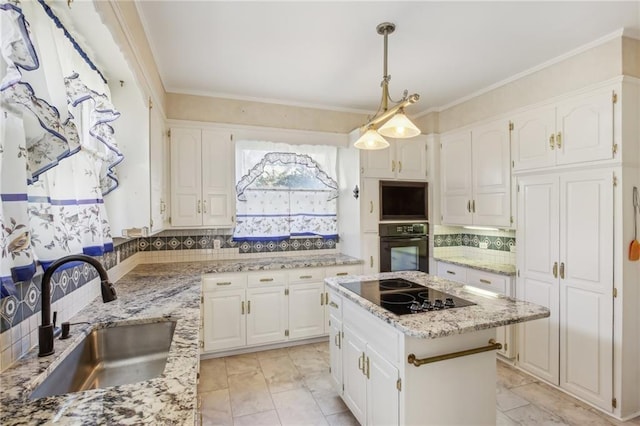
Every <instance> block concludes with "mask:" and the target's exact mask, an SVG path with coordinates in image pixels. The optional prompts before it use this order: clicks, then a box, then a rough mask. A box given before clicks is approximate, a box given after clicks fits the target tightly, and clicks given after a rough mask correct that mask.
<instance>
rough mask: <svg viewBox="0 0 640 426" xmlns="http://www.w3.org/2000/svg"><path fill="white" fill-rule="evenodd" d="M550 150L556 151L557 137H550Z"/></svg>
mask: <svg viewBox="0 0 640 426" xmlns="http://www.w3.org/2000/svg"><path fill="white" fill-rule="evenodd" d="M549 148H551V149H552V150H553V149H556V137H555V135H551V136H549Z"/></svg>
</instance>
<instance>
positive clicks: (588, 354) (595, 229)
mask: <svg viewBox="0 0 640 426" xmlns="http://www.w3.org/2000/svg"><path fill="white" fill-rule="evenodd" d="M613 183H614V177H613V171H612V170H607V169H605V170H590V171H582V172H567V173H563V174H548V175H542V176H530V177H521V178H519V179H518V223H519V226H518V230H517V234H516V235H517V240H518V254H517V256H518V268H519V273H520V274H519V278H518V279H517V293H516V294H517V297H518V298H519V299H524V300H526V301H529V302H533V303H537V304H540V305H544V306H546V307H548V308H549V309H550V311H551V316H550V317H549V318H545V319H543V320H538V321H531V322H530V323H523V324H521V325H520V330H519V336H520V337H519V348H518V354H519V355H518V358H519V360H518V365H519V366H520V367H521V368H523V369H525V370H527V371H530V372H531V373H533V374H535V375H536V376H538V377H540V378H542V379H544V380H546V381H548V382H550V383H552V384H554V385H558V386H560V387H561V388H563V389H566V390H567V391H569V392H571V393H572V394H574V395H576V396H578V397H580V398H582V399H584V400H586V401H588V402H590V403H592V404H594V405H596V406H598V407H600V408H602V409H603V410H605V411H609V412H611V411H612V404H611V401H612V397H613V394H612V393H613V389H612V386H613V370H612V365H613V251H614V250H613V234H612V232H611V231H612V229H613Z"/></svg>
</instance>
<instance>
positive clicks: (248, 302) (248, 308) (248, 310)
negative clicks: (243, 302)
mask: <svg viewBox="0 0 640 426" xmlns="http://www.w3.org/2000/svg"><path fill="white" fill-rule="evenodd" d="M250 313H251V300H249V301H247V315H249V314H250Z"/></svg>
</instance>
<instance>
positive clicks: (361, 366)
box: [358, 352, 364, 374]
mask: <svg viewBox="0 0 640 426" xmlns="http://www.w3.org/2000/svg"><path fill="white" fill-rule="evenodd" d="M358 370H360V371H362V373H363V374H364V352H362V355H361V356H359V357H358Z"/></svg>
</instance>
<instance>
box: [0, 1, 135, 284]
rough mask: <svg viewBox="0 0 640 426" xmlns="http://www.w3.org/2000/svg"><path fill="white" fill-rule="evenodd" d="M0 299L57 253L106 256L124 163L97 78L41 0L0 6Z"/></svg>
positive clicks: (112, 113) (110, 111)
mask: <svg viewBox="0 0 640 426" xmlns="http://www.w3.org/2000/svg"><path fill="white" fill-rule="evenodd" d="M0 32H1V36H2V38H1V41H0V49H1V53H2V55H1V58H0V79H1V80H0V95H1V97H0V102H1V107H2V114H1V116H0V123H1V124H2V125H1V126H0V137H1V139H0V252H1V253H0V255H1V257H0V280H1V282H2V287H1V288H2V291H1V294H2V296H6V295H8V294H11V292H12V291H15V286H14V283H16V282H19V281H25V280H28V279H30V278H31V277H32V276H33V275H34V274H35V272H36V268H37V266H38V265H39V264H41V265H42V266H43V267H44V268H46V267H47V266H48V265H49V264H50V263H51V262H53V261H54V260H56V259H57V258H59V257H61V256H65V255H68V254H75V253H85V254H89V255H94V256H95V255H101V254H103V253H104V252H105V251H110V250H113V243H112V239H111V235H110V229H109V223H108V220H107V216H106V210H105V206H104V201H103V195H105V194H107V193H109V192H110V191H112V190H113V189H115V188H116V187H117V185H118V180H117V176H116V174H115V172H114V169H113V168H114V167H115V166H116V165H117V164H118V163H119V162H121V161H122V159H123V156H122V154H121V153H120V151H119V149H118V146H117V144H116V142H115V139H114V135H113V133H114V132H113V128H112V127H111V126H110V124H109V123H110V122H112V121H114V120H115V119H117V118H118V117H119V115H120V114H119V113H118V112H117V111H116V110H115V108H114V107H113V106H112V105H111V102H110V100H109V99H110V95H109V88H108V86H107V84H106V81H105V80H104V77H103V76H102V74H100V72H99V71H98V70H97V68H96V67H95V65H93V63H92V62H91V61H90V60H89V58H88V56H87V55H86V53H85V52H84V51H82V49H81V48H80V47H79V46H78V44H77V43H76V41H75V40H74V39H73V37H72V36H71V34H70V33H69V32H68V31H67V29H65V28H64V26H63V25H62V23H61V22H60V21H59V20H58V18H57V17H56V16H55V14H54V13H53V11H52V10H51V9H50V8H49V6H48V5H47V4H46V3H45V2H44V0H38V1H37V2H36V1H23V2H20V1H18V0H0Z"/></svg>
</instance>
